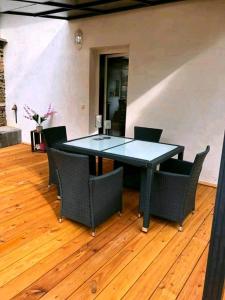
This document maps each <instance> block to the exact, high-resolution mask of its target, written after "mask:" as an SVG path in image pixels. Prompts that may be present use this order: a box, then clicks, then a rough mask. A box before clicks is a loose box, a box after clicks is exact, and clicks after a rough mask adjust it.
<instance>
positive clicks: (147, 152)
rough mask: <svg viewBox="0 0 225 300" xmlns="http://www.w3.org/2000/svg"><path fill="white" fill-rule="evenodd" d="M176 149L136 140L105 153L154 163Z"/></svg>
mask: <svg viewBox="0 0 225 300" xmlns="http://www.w3.org/2000/svg"><path fill="white" fill-rule="evenodd" d="M176 148H177V146H174V145H166V144H160V143H151V142H144V141H138V140H134V141H132V142H131V143H127V144H123V145H120V146H118V147H115V148H112V149H108V150H105V151H104V152H106V153H110V154H118V155H122V156H127V157H130V158H137V159H143V160H147V161H152V160H154V159H155V158H158V157H160V156H161V155H164V154H166V153H168V152H170V151H172V150H174V149H176Z"/></svg>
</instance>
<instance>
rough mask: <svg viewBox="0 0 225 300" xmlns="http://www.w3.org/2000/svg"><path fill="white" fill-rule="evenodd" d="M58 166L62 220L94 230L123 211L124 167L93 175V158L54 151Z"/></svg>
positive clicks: (51, 150)
mask: <svg viewBox="0 0 225 300" xmlns="http://www.w3.org/2000/svg"><path fill="white" fill-rule="evenodd" d="M50 152H51V155H52V157H53V159H54V163H55V165H56V170H57V175H58V179H59V187H60V195H61V199H62V201H61V212H60V218H59V221H62V217H66V218H69V219H72V220H74V221H77V222H79V223H82V224H84V225H86V226H88V227H90V228H91V229H92V235H93V236H94V235H95V228H96V226H97V225H99V224H100V223H102V222H103V221H105V220H106V219H107V218H109V217H110V216H111V215H112V214H114V213H115V212H118V211H121V210H122V179H123V170H122V168H119V169H116V170H114V171H113V172H110V173H108V174H105V175H102V176H91V175H90V172H89V157H88V156H86V155H79V154H73V153H68V152H63V151H59V150H55V149H50Z"/></svg>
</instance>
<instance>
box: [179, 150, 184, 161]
mask: <svg viewBox="0 0 225 300" xmlns="http://www.w3.org/2000/svg"><path fill="white" fill-rule="evenodd" d="M178 159H179V160H183V159H184V151H182V152H180V153H179V154H178Z"/></svg>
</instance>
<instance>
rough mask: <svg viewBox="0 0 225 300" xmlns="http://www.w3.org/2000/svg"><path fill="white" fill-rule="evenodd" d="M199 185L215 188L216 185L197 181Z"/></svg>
mask: <svg viewBox="0 0 225 300" xmlns="http://www.w3.org/2000/svg"><path fill="white" fill-rule="evenodd" d="M199 184H201V185H206V186H210V187H214V188H217V184H215V183H210V182H206V181H199Z"/></svg>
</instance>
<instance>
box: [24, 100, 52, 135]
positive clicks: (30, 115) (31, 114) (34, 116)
mask: <svg viewBox="0 0 225 300" xmlns="http://www.w3.org/2000/svg"><path fill="white" fill-rule="evenodd" d="M24 110H25V113H26V115H24V117H25V118H26V119H28V120H34V121H35V122H36V123H37V126H36V131H37V132H41V130H42V129H43V126H42V123H43V122H44V121H46V120H47V119H48V118H49V117H51V116H52V115H53V114H55V113H56V112H55V111H54V110H53V109H52V106H51V104H50V105H49V107H48V110H47V112H46V113H45V114H44V115H43V116H40V115H39V114H38V113H37V112H36V111H34V110H33V109H31V108H30V107H29V106H28V105H24Z"/></svg>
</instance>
